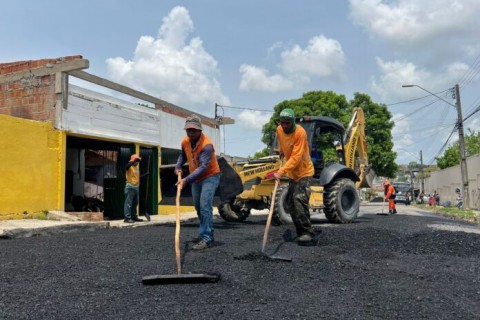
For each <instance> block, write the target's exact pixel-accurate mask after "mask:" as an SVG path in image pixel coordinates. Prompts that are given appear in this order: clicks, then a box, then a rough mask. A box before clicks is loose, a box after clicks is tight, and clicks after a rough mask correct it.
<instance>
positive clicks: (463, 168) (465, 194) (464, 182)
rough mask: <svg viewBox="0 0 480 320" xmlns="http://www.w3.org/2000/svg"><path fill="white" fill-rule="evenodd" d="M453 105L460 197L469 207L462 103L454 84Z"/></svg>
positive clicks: (467, 207)
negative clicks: (458, 158) (457, 146)
mask: <svg viewBox="0 0 480 320" xmlns="http://www.w3.org/2000/svg"><path fill="white" fill-rule="evenodd" d="M455 99H456V103H455V107H456V108H457V127H458V145H459V147H460V170H461V172H462V186H463V188H462V197H463V205H464V207H465V209H470V201H469V200H470V196H469V191H468V171H467V157H466V154H465V135H464V133H463V117H462V105H461V103H460V88H459V86H458V84H456V85H455Z"/></svg>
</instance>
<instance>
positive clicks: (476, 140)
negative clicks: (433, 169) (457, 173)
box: [435, 131, 480, 169]
mask: <svg viewBox="0 0 480 320" xmlns="http://www.w3.org/2000/svg"><path fill="white" fill-rule="evenodd" d="M465 153H466V156H467V157H469V156H473V155H475V154H479V153H480V131H477V132H475V131H473V132H472V131H470V134H469V135H465ZM435 159H436V160H437V165H438V167H439V168H440V169H445V168H449V167H453V166H456V165H458V164H460V147H459V142H458V141H457V142H455V143H454V144H452V145H451V146H450V147H448V148H447V149H445V151H444V152H443V155H442V156H440V157H437V158H435Z"/></svg>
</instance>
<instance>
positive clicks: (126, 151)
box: [65, 136, 158, 220]
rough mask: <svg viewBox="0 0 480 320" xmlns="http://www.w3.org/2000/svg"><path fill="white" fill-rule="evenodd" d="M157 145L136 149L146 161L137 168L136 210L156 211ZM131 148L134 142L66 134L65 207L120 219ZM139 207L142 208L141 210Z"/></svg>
mask: <svg viewBox="0 0 480 320" xmlns="http://www.w3.org/2000/svg"><path fill="white" fill-rule="evenodd" d="M156 150H157V148H144V147H142V148H141V149H140V151H141V155H140V156H141V157H142V156H143V157H145V156H146V159H147V160H148V161H146V162H145V163H144V164H142V166H141V171H142V172H146V171H147V170H150V171H151V174H150V175H148V176H146V177H145V178H142V180H141V188H140V194H139V200H140V211H139V212H140V213H144V212H145V211H147V212H148V213H149V214H150V215H154V214H157V213H158V210H157V206H156V205H155V204H156V201H157V198H158V196H157V195H158V187H157V185H158V169H157V170H155V168H157V162H158V161H157V159H158V152H157V151H156ZM134 152H135V145H134V144H122V143H116V142H110V141H99V140H93V139H85V138H79V137H70V136H69V137H67V157H66V159H67V160H66V174H65V211H66V212H98V213H102V215H103V219H104V220H114V219H123V205H124V201H125V194H124V188H125V166H126V164H127V162H128V160H129V159H130V155H131V154H133V153H134ZM142 210H143V211H142Z"/></svg>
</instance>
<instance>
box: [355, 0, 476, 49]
mask: <svg viewBox="0 0 480 320" xmlns="http://www.w3.org/2000/svg"><path fill="white" fill-rule="evenodd" d="M479 11H480V1H478V0H463V1H451V0H422V1H418V0H397V1H385V0H350V16H351V18H352V20H353V22H354V23H356V24H357V25H360V26H362V27H364V28H365V29H366V30H367V31H368V32H369V33H370V35H371V36H372V37H374V38H379V39H383V40H386V41H388V42H390V43H392V44H394V45H396V46H404V45H406V46H408V45H411V44H421V43H423V44H426V45H428V42H429V41H432V40H434V39H437V40H441V41H442V43H443V44H445V43H448V42H449V40H454V39H456V38H457V37H462V38H471V41H472V43H476V42H477V31H476V30H478V29H479V27H480V20H479V19H478V12H479ZM449 38H450V39H449Z"/></svg>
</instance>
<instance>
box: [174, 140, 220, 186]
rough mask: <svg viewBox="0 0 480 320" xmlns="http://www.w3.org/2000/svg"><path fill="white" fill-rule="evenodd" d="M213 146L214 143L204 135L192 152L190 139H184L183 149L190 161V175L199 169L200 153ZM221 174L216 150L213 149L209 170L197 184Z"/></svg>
mask: <svg viewBox="0 0 480 320" xmlns="http://www.w3.org/2000/svg"><path fill="white" fill-rule="evenodd" d="M209 144H211V145H212V146H213V143H212V141H210V139H209V138H208V137H207V136H206V135H205V134H204V133H202V135H201V136H200V139H198V141H197V144H196V146H195V148H194V149H193V150H192V144H191V142H190V139H189V138H188V137H185V138H183V140H182V148H183V150H184V151H185V155H186V156H187V160H188V170H189V171H190V173H192V172H193V171H195V169H197V168H198V166H199V161H198V156H199V155H200V152H202V150H203V149H204V148H205V147H206V146H207V145H209ZM218 173H220V166H219V165H218V162H217V156H216V155H215V149H213V152H212V158H211V160H210V162H209V164H208V166H207V169H206V170H205V172H204V173H203V175H202V176H201V177H200V178H199V179H197V180H196V181H195V182H200V181H202V180H203V179H205V178H208V177H211V176H213V175H215V174H218Z"/></svg>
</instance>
